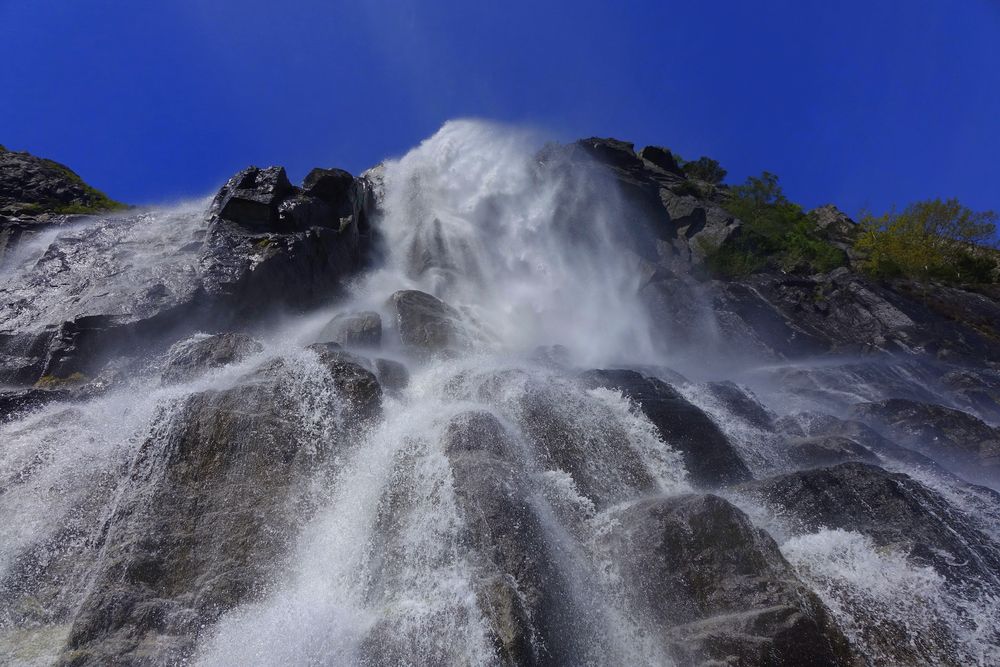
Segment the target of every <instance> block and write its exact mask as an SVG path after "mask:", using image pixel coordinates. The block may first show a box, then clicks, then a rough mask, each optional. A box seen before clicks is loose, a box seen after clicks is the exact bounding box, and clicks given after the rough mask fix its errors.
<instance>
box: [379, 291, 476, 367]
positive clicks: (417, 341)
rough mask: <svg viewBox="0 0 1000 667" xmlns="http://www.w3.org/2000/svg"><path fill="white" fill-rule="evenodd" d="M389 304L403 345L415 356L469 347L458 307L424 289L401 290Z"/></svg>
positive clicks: (392, 297) (393, 296)
mask: <svg viewBox="0 0 1000 667" xmlns="http://www.w3.org/2000/svg"><path fill="white" fill-rule="evenodd" d="M389 303H390V305H391V307H392V308H393V309H394V310H395V314H396V328H397V330H398V332H399V338H400V340H401V341H402V343H403V346H404V347H406V348H408V349H410V350H412V351H414V352H415V353H417V354H418V355H427V354H442V353H447V352H449V351H452V352H454V351H455V350H458V349H462V348H465V347H468V344H469V340H468V337H467V335H466V333H465V331H464V330H463V329H462V326H461V315H460V314H459V312H458V311H457V310H455V309H454V308H452V307H451V306H449V305H448V304H446V303H445V302H444V301H441V300H440V299H438V298H437V297H434V296H431V295H430V294H427V293H426V292H419V291H416V290H403V291H400V292H396V293H395V294H393V295H392V296H391V297H390V299H389Z"/></svg>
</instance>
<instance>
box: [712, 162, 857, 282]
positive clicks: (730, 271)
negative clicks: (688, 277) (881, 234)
mask: <svg viewBox="0 0 1000 667" xmlns="http://www.w3.org/2000/svg"><path fill="white" fill-rule="evenodd" d="M723 206H724V207H725V209H726V210H727V211H729V213H731V214H732V215H734V216H735V217H737V218H739V219H740V220H741V221H742V222H743V227H742V229H741V230H740V234H739V235H738V236H737V237H736V238H734V239H732V240H731V241H729V242H727V243H725V244H723V245H721V246H717V247H712V248H706V249H705V250H706V253H705V254H706V256H705V262H706V265H707V266H708V269H709V271H710V272H711V273H712V274H713V275H715V276H717V277H720V278H736V277H739V276H745V275H748V274H751V273H754V272H757V271H762V270H764V269H767V268H776V269H780V270H783V271H808V272H811V273H818V272H826V271H831V270H833V269H835V268H837V267H838V266H842V265H844V264H845V263H846V261H847V256H846V254H845V253H844V251H843V250H841V249H840V248H837V247H836V246H835V245H833V244H832V243H831V242H830V241H829V240H828V239H826V238H824V237H823V236H822V235H821V234H820V233H819V232H818V230H817V228H816V224H815V223H814V222H813V221H812V220H811V219H810V218H809V216H807V215H806V213H805V212H804V211H803V210H802V207H801V206H799V205H798V204H795V203H794V202H792V201H790V200H789V199H788V198H787V197H786V196H785V194H784V192H783V191H782V189H781V186H780V185H779V184H778V177H777V176H776V175H774V174H772V173H769V172H766V171H765V172H763V173H762V174H761V175H760V176H759V177H757V176H751V177H749V178H747V180H746V182H745V183H744V184H743V185H737V186H733V187H731V188H729V189H728V191H727V192H726V195H725V199H724V201H723Z"/></svg>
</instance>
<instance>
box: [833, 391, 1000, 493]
mask: <svg viewBox="0 0 1000 667" xmlns="http://www.w3.org/2000/svg"><path fill="white" fill-rule="evenodd" d="M852 413H853V416H854V417H855V418H857V419H860V420H863V421H866V422H869V423H871V424H873V425H876V426H878V427H881V428H883V429H885V431H886V433H888V434H889V435H890V437H892V438H893V439H895V440H897V441H898V442H900V443H903V444H904V445H907V446H910V447H912V448H913V449H916V450H917V451H919V452H921V453H923V454H926V455H928V456H930V457H932V458H933V459H935V460H936V461H938V462H939V463H941V464H942V465H944V466H946V467H949V468H953V469H956V470H958V471H961V472H964V473H966V474H970V473H971V474H972V475H973V476H974V477H983V478H987V479H993V478H996V477H997V475H998V474H1000V431H998V430H997V429H995V428H993V427H991V426H989V425H988V424H986V423H984V422H983V421H982V420H980V419H977V418H976V417H974V416H972V415H970V414H968V413H967V412H962V411H961V410H955V409H952V408H946V407H944V406H941V405H933V404H928V403H920V402H917V401H910V400H906V399H899V398H896V399H889V400H885V401H878V402H874V403H861V404H858V405H856V406H855V407H854V409H853V410H852Z"/></svg>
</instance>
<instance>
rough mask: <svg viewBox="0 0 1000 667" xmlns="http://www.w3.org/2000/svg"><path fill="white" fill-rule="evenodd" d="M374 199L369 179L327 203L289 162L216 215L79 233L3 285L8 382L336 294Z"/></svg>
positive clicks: (262, 172) (253, 182) (104, 225)
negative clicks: (290, 171)
mask: <svg viewBox="0 0 1000 667" xmlns="http://www.w3.org/2000/svg"><path fill="white" fill-rule="evenodd" d="M324 196H328V197H329V193H326V194H324ZM331 202H332V203H331ZM373 206H374V204H373V199H372V196H371V192H370V184H368V183H367V182H364V181H363V179H355V180H354V181H353V184H352V185H351V187H350V188H348V190H347V192H346V193H345V194H344V196H343V198H342V200H340V201H333V200H332V199H331V200H330V201H327V200H324V199H320V198H318V197H312V196H310V195H307V194H304V192H303V191H302V190H300V189H298V188H295V187H293V186H292V185H291V184H289V183H288V179H287V177H286V176H285V173H284V170H283V169H281V168H280V167H270V168H267V169H258V168H256V167H251V168H249V169H245V170H244V171H242V172H240V173H239V174H237V175H236V176H234V177H233V178H232V179H230V181H229V182H228V183H227V184H226V185H225V186H224V187H223V188H222V190H221V191H220V192H219V194H218V196H216V198H215V201H214V202H213V204H212V207H211V209H210V215H209V218H208V220H207V222H206V221H202V220H199V219H198V218H200V212H183V211H182V212H174V213H169V214H161V217H157V216H154V214H136V215H131V216H127V217H123V218H112V219H103V220H96V221H92V222H90V223H88V224H86V225H84V226H81V227H79V228H78V229H74V230H71V231H68V232H66V233H64V234H62V235H60V236H59V237H58V238H57V239H56V241H55V242H53V243H52V244H51V245H50V246H49V247H48V249H47V250H46V251H45V252H44V254H43V255H42V256H41V257H40V258H39V259H38V260H37V262H35V263H34V264H33V265H31V266H26V267H24V268H23V269H21V270H20V271H18V272H16V273H14V274H13V275H11V276H10V277H9V279H8V280H7V281H6V284H4V285H2V286H0V383H12V384H31V383H33V382H34V381H35V380H37V379H38V378H39V377H41V376H43V375H52V376H55V377H66V376H68V375H70V374H72V373H74V372H81V373H83V374H85V375H91V374H93V373H94V372H96V371H97V370H98V369H100V368H101V366H102V365H103V364H104V363H105V362H106V361H107V360H108V358H109V357H111V356H115V357H119V358H120V357H126V356H128V355H132V354H138V353H146V352H149V351H150V350H152V349H155V348H156V346H157V345H160V344H162V343H164V342H169V341H173V340H177V339H178V338H181V337H183V336H184V335H186V334H188V333H190V332H191V331H193V330H197V329H199V328H203V329H209V330H211V329H219V328H223V329H226V328H236V327H238V326H245V325H246V322H247V321H252V320H253V319H255V318H258V317H262V316H265V315H267V314H268V313H272V312H275V311H278V310H297V309H303V308H306V307H308V306H311V305H315V304H317V303H320V302H322V301H327V300H329V299H331V298H333V297H335V296H336V295H337V294H338V293H339V290H340V287H341V283H342V281H343V280H344V279H345V278H346V277H347V276H349V275H351V274H352V273H353V272H354V271H356V270H357V269H358V268H359V267H360V266H361V262H362V261H363V257H364V255H365V253H366V252H367V244H368V239H369V233H368V232H367V231H364V232H362V231H361V227H360V226H361V221H362V220H363V221H364V226H365V229H366V230H367V226H368V223H369V218H370V217H371V216H372V215H374V210H373V208H372V207H373ZM345 212H346V215H341V214H342V213H345ZM153 228H155V230H156V233H155V234H154V232H153ZM53 285H58V286H60V289H44V290H43V289H42V288H43V287H44V286H53Z"/></svg>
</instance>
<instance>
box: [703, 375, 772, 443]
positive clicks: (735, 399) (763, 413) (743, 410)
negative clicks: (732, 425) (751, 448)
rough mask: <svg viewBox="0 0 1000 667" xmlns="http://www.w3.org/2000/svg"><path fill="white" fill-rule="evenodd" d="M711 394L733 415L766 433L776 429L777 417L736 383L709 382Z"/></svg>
mask: <svg viewBox="0 0 1000 667" xmlns="http://www.w3.org/2000/svg"><path fill="white" fill-rule="evenodd" d="M706 388H707V389H708V391H709V393H711V394H712V396H713V397H714V398H715V399H716V400H718V401H719V402H720V403H722V404H723V405H724V406H726V409H727V410H728V411H729V412H730V413H731V414H733V415H735V416H737V417H739V418H740V419H742V420H743V421H745V422H746V423H748V424H750V425H752V426H754V427H756V428H759V429H761V430H764V431H770V430H773V429H774V420H775V415H774V413H772V412H771V411H770V410H768V409H767V408H766V407H765V406H764V405H763V404H761V402H760V401H759V400H757V397H756V396H754V395H753V393H752V392H750V390H749V389H746V388H744V387H740V386H739V385H737V384H736V383H735V382H709V383H708V384H707V385H706Z"/></svg>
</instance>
